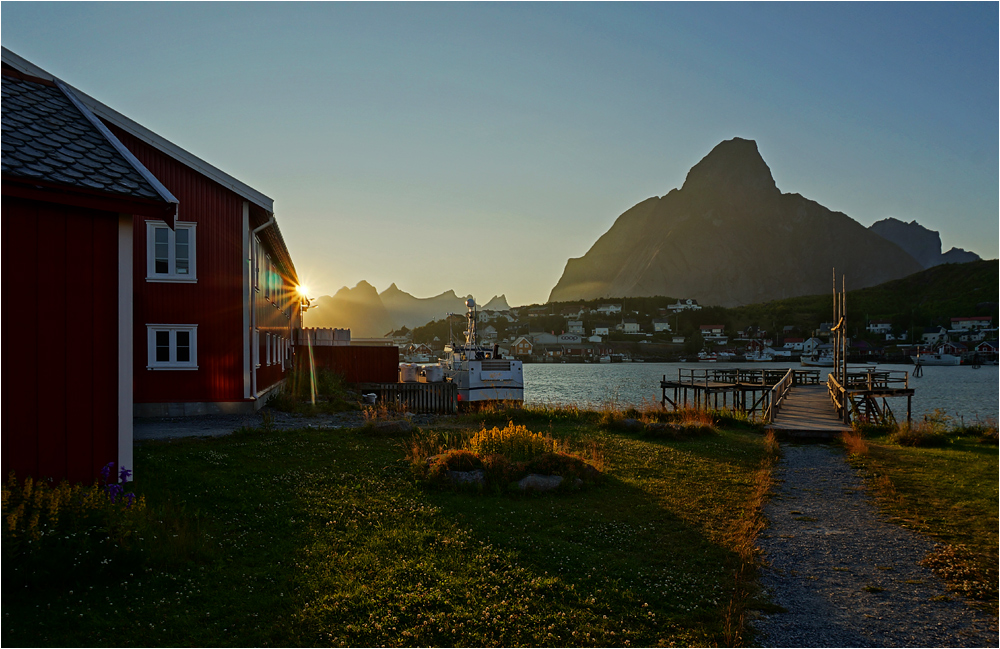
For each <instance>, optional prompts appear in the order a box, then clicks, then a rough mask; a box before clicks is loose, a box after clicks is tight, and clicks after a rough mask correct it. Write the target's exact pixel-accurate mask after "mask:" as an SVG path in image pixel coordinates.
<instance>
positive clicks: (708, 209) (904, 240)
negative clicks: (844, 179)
mask: <svg viewBox="0 0 1000 649" xmlns="http://www.w3.org/2000/svg"><path fill="white" fill-rule="evenodd" d="M978 259H979V256H978V255H976V254H975V253H972V252H967V251H965V250H962V249H960V248H952V249H951V250H949V251H948V252H946V253H943V254H942V252H941V237H940V235H939V234H938V233H937V232H935V231H933V230H929V229H927V228H925V227H923V226H922V225H920V224H918V223H917V222H916V221H913V222H911V223H904V222H903V221H900V220H898V219H893V218H888V219H884V220H882V221H879V222H877V223H874V224H873V225H872V226H871V227H870V228H865V227H864V226H863V225H861V224H860V223H858V222H857V221H855V220H854V219H852V218H850V217H849V216H847V215H846V214H843V213H841V212H833V211H831V210H829V209H827V208H825V207H823V206H822V205H820V204H819V203H816V202H815V201H811V200H809V199H807V198H804V197H802V196H800V195H799V194H786V193H782V192H781V191H780V190H779V189H778V187H777V185H776V184H775V182H774V178H773V177H772V176H771V170H770V168H769V167H768V166H767V164H766V163H765V162H764V159H763V158H762V157H761V155H760V153H759V152H758V150H757V143H756V142H754V141H753V140H744V139H741V138H734V139H732V140H727V141H725V142H722V143H720V144H719V145H718V146H716V147H715V148H714V149H713V150H712V151H711V152H710V153H709V154H708V155H707V156H705V158H704V159H702V160H701V162H699V163H698V164H696V165H695V166H694V167H692V168H691V170H690V171H689V172H688V175H687V178H686V180H685V181H684V184H683V186H682V187H681V188H680V189H673V190H671V191H670V192H669V193H667V194H666V195H665V196H663V197H655V196H654V197H652V198H648V199H646V200H644V201H642V202H641V203H638V204H637V205H635V206H634V207H632V208H631V209H629V210H627V211H626V212H625V213H623V214H622V215H621V216H619V217H618V219H617V220H616V221H615V223H614V225H612V226H611V229H609V230H608V231H607V232H606V233H605V234H604V235H603V236H601V237H600V238H599V239H598V240H597V242H596V243H594V245H593V246H592V247H591V248H590V250H589V251H587V253H586V254H585V255H584V256H583V257H580V258H576V259H570V260H569V261H568V262H567V263H566V268H565V270H564V271H563V275H562V277H561V278H560V279H559V282H558V283H557V284H556V286H555V287H554V288H553V289H552V291H551V293H550V294H549V302H568V301H574V300H594V299H601V298H606V297H607V298H611V297H653V296H676V297H681V298H690V299H695V300H697V301H698V302H700V303H701V304H702V305H705V306H713V305H714V306H726V307H733V306H740V305H747V304H757V303H762V302H767V301H770V300H780V299H786V298H792V297H798V296H804V295H818V294H827V293H829V292H830V290H831V288H832V283H831V282H832V271H833V269H836V272H837V276H838V277H840V276H842V275H846V278H847V287H848V289H851V290H857V289H861V288H865V287H869V286H876V285H878V284H881V283H883V282H887V281H890V280H894V279H899V278H902V277H906V276H908V275H912V274H913V273H916V272H919V271H921V270H923V269H926V268H930V267H933V266H936V265H939V264H946V263H963V262H968V261H975V260H978ZM467 297H468V296H467ZM467 297H460V296H459V295H457V294H456V293H455V291H453V290H451V291H446V292H444V293H441V294H440V295H436V296H434V297H429V298H417V297H414V296H413V295H410V294H409V293H406V292H405V291H402V290H400V289H399V288H398V287H397V286H396V285H395V284H392V285H391V286H389V288H387V289H385V290H384V291H382V293H378V291H376V289H375V287H374V286H372V285H371V284H369V283H368V282H365V281H361V282H359V283H358V284H357V286H355V287H354V288H348V287H346V286H345V287H343V288H342V289H340V290H339V291H337V293H336V294H335V295H333V296H328V295H325V296H323V297H320V298H318V299H317V300H316V302H315V304H314V306H313V308H312V309H310V310H309V312H308V313H307V314H306V317H305V323H306V325H307V326H310V327H337V328H348V329H351V331H352V335H353V336H354V337H356V338H368V337H376V336H382V335H384V334H386V333H387V332H390V331H393V330H396V329H399V328H402V327H404V326H405V327H408V328H411V329H412V328H414V327H419V326H422V325H425V324H427V323H428V322H431V321H434V320H439V319H441V318H444V317H445V316H446V315H447V314H448V313H465V300H466V299H467ZM480 309H485V310H496V311H505V310H508V309H510V306H509V305H508V304H507V300H506V298H505V297H504V296H503V295H500V296H494V297H493V298H492V299H491V300H489V301H488V302H487V303H486V304H485V305H480Z"/></svg>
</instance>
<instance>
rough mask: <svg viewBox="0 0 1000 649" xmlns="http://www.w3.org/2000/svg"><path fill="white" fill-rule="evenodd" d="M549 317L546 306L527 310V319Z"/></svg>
mask: <svg viewBox="0 0 1000 649" xmlns="http://www.w3.org/2000/svg"><path fill="white" fill-rule="evenodd" d="M546 315H551V313H550V312H549V307H547V306H533V307H531V308H530V309H528V317H529V318H538V317H541V316H546Z"/></svg>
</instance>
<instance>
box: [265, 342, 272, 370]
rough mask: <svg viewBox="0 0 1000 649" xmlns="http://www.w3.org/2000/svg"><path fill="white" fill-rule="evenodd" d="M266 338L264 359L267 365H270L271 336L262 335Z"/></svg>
mask: <svg viewBox="0 0 1000 649" xmlns="http://www.w3.org/2000/svg"><path fill="white" fill-rule="evenodd" d="M264 335H265V336H267V347H266V348H265V350H264V358H266V359H267V364H268V365H270V364H271V334H264Z"/></svg>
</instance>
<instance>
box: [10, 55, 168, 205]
mask: <svg viewBox="0 0 1000 649" xmlns="http://www.w3.org/2000/svg"><path fill="white" fill-rule="evenodd" d="M2 97H3V101H2V113H3V119H2V128H3V142H2V171H3V173H4V174H6V175H10V176H16V177H21V178H25V179H31V180H39V181H46V182H49V183H55V184H59V185H69V186H72V187H77V188H80V189H86V190H92V191H95V190H96V191H103V192H108V193H110V194H114V195H117V196H122V197H129V198H143V199H152V200H164V197H163V196H162V195H161V193H160V192H158V191H157V189H156V188H155V187H153V185H152V184H151V183H150V182H149V181H148V180H146V178H145V177H143V175H142V173H140V172H139V171H138V170H137V169H136V168H135V166H134V165H133V164H132V163H131V162H130V161H129V160H128V159H126V157H125V156H124V155H123V154H122V153H121V152H119V151H118V149H117V148H116V147H115V146H114V145H113V144H112V143H111V142H110V141H109V140H108V138H107V137H106V136H105V135H104V134H103V133H102V132H101V131H100V130H99V129H98V128H97V127H96V126H95V125H94V124H93V123H91V121H90V120H89V119H88V118H87V117H86V116H85V115H84V114H83V112H82V111H81V110H80V108H78V107H77V106H76V105H74V103H73V102H72V101H71V100H70V98H69V97H68V96H67V95H66V94H65V93H64V92H63V90H62V89H60V88H59V87H57V86H56V85H55V84H53V85H49V84H48V83H38V82H35V81H30V80H27V79H22V78H18V77H15V76H10V75H7V74H4V75H3V95H2Z"/></svg>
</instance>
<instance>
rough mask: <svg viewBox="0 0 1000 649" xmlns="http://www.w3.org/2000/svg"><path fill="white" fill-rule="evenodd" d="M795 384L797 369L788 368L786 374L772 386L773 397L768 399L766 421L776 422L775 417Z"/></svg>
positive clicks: (769, 422)
mask: <svg viewBox="0 0 1000 649" xmlns="http://www.w3.org/2000/svg"><path fill="white" fill-rule="evenodd" d="M793 385H795V370H788V371H787V372H785V376H784V377H783V378H782V379H781V380H780V381H778V382H777V383H775V384H774V385H773V386H772V387H771V398H770V399H769V400H768V401H769V403H768V407H767V412H765V413H764V421H765V422H767V423H768V424H773V423H774V418H775V417H776V416H777V415H778V410H780V409H781V404H782V403H783V402H784V401H785V397H786V396H788V391H789V390H791V389H792V386H793Z"/></svg>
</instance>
